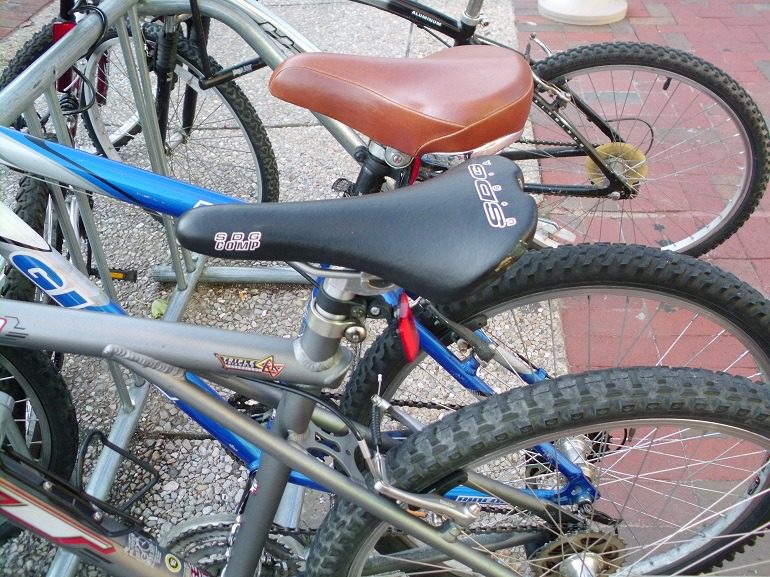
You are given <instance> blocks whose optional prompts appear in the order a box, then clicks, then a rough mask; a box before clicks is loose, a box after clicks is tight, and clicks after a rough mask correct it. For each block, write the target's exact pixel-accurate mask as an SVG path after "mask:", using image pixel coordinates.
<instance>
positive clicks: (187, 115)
mask: <svg viewBox="0 0 770 577" xmlns="http://www.w3.org/2000/svg"><path fill="white" fill-rule="evenodd" d="M190 7H191V10H192V25H191V26H190V30H189V32H188V34H187V38H188V39H189V40H190V42H192V44H193V46H197V47H198V54H199V55H200V59H201V66H202V67H203V70H202V72H203V77H204V78H206V79H209V78H211V68H210V67H209V55H208V42H209V30H210V28H211V18H210V17H208V16H203V15H202V14H201V12H200V8H199V7H198V0H191V1H190ZM197 104H198V92H197V90H195V89H194V88H191V87H190V86H188V87H187V88H185V91H184V105H183V107H182V129H183V130H184V131H185V134H187V135H189V134H190V130H191V129H192V125H193V121H194V120H195V110H196V106H197Z"/></svg>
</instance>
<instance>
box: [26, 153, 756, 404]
mask: <svg viewBox="0 0 770 577" xmlns="http://www.w3.org/2000/svg"><path fill="white" fill-rule="evenodd" d="M17 140H18V139H17ZM24 142H27V144H28V145H29V143H30V142H31V141H26V140H25V141H24ZM43 148H44V149H48V148H50V149H52V150H57V151H58V154H61V155H62V156H63V157H72V158H74V159H76V160H75V163H76V164H77V165H80V166H86V167H89V170H88V173H86V174H91V175H93V174H99V175H102V174H110V173H111V172H114V171H113V170H112V168H113V167H112V166H111V165H109V164H104V163H103V162H102V163H100V162H99V159H96V158H93V157H90V156H89V155H85V154H83V153H78V152H76V151H72V150H68V149H64V148H61V147H57V146H56V145H54V144H48V145H46V146H45V147H43ZM26 162H27V163H28V164H27V166H26V169H27V170H29V171H36V172H40V169H41V167H42V166H44V165H45V162H44V159H42V158H35V157H34V156H33V157H29V158H26ZM22 168H24V167H23V166H22ZM126 170H127V169H126V168H125V167H123V168H121V171H122V173H123V176H122V177H121V178H122V180H121V183H120V187H119V188H120V189H122V190H136V194H133V193H132V194H131V195H130V196H131V197H132V198H135V199H136V198H144V195H146V192H143V193H142V194H141V195H140V194H139V191H140V190H142V189H135V188H134V187H136V186H137V184H136V183H142V182H144V181H145V179H146V178H147V175H145V174H144V173H140V172H136V173H135V172H127V173H126V172H125V171H126ZM59 176H61V175H60V174H59V173H58V172H54V173H51V174H49V175H48V178H58V177H59ZM91 178H92V180H91V184H90V185H88V186H89V187H93V186H94V184H95V182H94V181H93V177H91ZM132 183H133V184H132ZM73 184H76V185H77V186H83V181H82V179H77V180H76V181H75V182H73ZM168 186H169V190H170V191H172V192H170V193H169V194H170V196H165V197H161V198H160V199H155V201H154V203H152V204H147V205H146V207H147V208H149V209H152V210H168V207H169V206H174V207H175V208H174V211H175V212H172V214H177V215H178V214H181V212H182V211H184V210H186V209H189V208H191V207H192V206H194V205H195V204H197V203H199V202H201V201H203V202H216V203H219V202H223V200H222V199H221V197H217V196H206V197H201V196H195V195H196V194H198V193H196V192H194V191H192V190H191V189H190V187H184V186H181V185H179V184H176V183H175V184H174V185H173V186H172V185H168ZM126 187H129V188H128V189H126ZM93 191H94V192H105V191H104V189H101V188H96V189H93ZM174 191H175V192H176V194H177V196H178V195H181V194H187V195H188V196H189V197H190V198H189V199H188V200H187V201H186V203H185V202H183V203H182V204H179V202H180V200H179V199H178V198H177V196H174ZM112 192H113V194H114V190H113V191H112ZM228 202H233V201H232V200H230V201H228ZM537 254H538V255H540V256H538V257H536V256H533V257H532V259H529V257H528V256H525V257H524V261H522V262H529V263H533V262H537V259H538V258H541V257H542V260H540V262H541V263H543V265H544V266H545V267H550V266H552V265H553V264H554V263H558V262H560V261H563V260H564V261H565V262H571V266H574V265H575V263H578V266H582V267H584V272H585V274H584V275H582V278H583V279H585V280H582V281H580V283H583V284H578V285H577V286H578V287H585V286H590V287H591V290H592V291H596V292H598V293H600V292H601V291H602V288H604V289H605V290H607V291H609V290H611V289H614V288H617V285H620V286H621V287H623V286H625V287H626V290H627V289H631V290H632V291H633V292H634V294H635V295H640V297H639V298H638V299H637V298H636V297H635V299H634V302H642V303H646V302H655V303H657V304H656V305H655V306H654V307H653V309H654V308H655V307H657V310H658V311H659V312H660V311H667V312H672V311H684V315H683V318H680V319H679V321H680V322H681V323H682V324H681V325H680V326H681V327H683V328H684V332H683V333H682V334H680V335H679V337H678V338H674V339H672V340H671V341H670V344H671V345H674V347H673V348H676V347H677V346H680V345H682V344H683V343H684V342H685V341H686V340H687V338H684V337H689V336H690V335H688V334H687V330H689V327H693V326H695V325H697V324H699V323H702V322H704V319H705V322H706V327H705V329H706V331H707V333H706V334H708V338H707V341H706V342H707V343H710V346H713V347H715V349H719V348H724V344H723V343H726V342H727V343H731V342H732V343H733V345H734V344H735V343H737V345H738V346H739V347H740V349H739V350H738V351H736V356H735V357H734V358H735V359H738V360H745V362H746V364H745V366H738V365H735V364H734V363H732V362H730V363H727V364H725V365H722V366H718V365H716V366H715V365H714V364H712V363H718V362H720V361H721V359H715V358H713V356H708V357H707V356H706V355H701V356H700V357H699V358H696V359H690V360H689V361H688V360H687V359H684V361H686V362H687V363H696V366H711V367H712V368H717V366H718V368H721V369H728V370H739V371H741V372H743V371H747V372H744V373H743V374H748V375H754V376H758V375H762V374H764V373H765V371H766V367H767V364H768V363H767V356H766V353H764V342H767V340H766V338H767V337H766V335H767V324H766V321H764V320H763V319H766V318H767V316H766V314H763V310H764V308H763V307H766V304H765V301H764V300H763V299H762V298H761V297H760V296H759V295H757V294H756V292H753V291H751V290H750V289H748V288H747V287H745V285H742V284H741V283H738V282H737V281H736V280H735V279H734V278H733V277H730V276H729V275H724V274H720V273H717V272H715V271H714V270H713V269H711V268H709V267H708V265H706V264H702V263H693V262H692V261H689V260H687V259H682V258H681V257H677V256H676V255H673V254H671V255H660V254H659V253H657V252H655V251H645V250H644V249H640V248H625V247H614V248H613V247H601V246H599V247H582V248H574V247H570V248H568V249H562V250H560V251H555V252H545V253H537ZM612 261H615V262H622V263H624V265H628V264H630V265H631V266H630V267H626V268H621V269H620V270H619V271H617V272H616V273H615V274H616V276H615V277H614V278H611V279H609V280H599V279H597V278H596V277H597V276H599V277H600V278H601V276H602V274H603V271H602V270H599V271H597V270H596V269H594V268H593V264H592V263H597V262H598V263H600V264H601V265H604V264H605V263H607V262H612ZM655 262H657V263H659V264H660V266H661V267H662V268H673V269H674V270H686V271H688V275H689V274H692V279H690V278H689V276H688V275H684V276H685V278H684V279H682V277H681V276H680V277H678V276H677V275H674V278H673V279H672V282H671V283H669V284H668V285H667V286H666V287H660V286H659V278H658V277H652V280H647V281H645V282H641V281H640V276H639V274H638V268H639V267H646V266H649V265H650V263H655ZM582 263H585V264H582ZM528 266H531V264H530V265H528ZM523 270H526V269H523ZM597 272H598V273H599V274H597ZM517 274H521V272H519V273H517ZM538 276H539V275H538ZM592 276H593V280H589V279H591V277H592ZM511 278H515V277H514V275H509V276H507V277H506V282H507V283H510V282H511ZM540 278H541V279H542V280H541V281H538V282H542V283H543V284H544V285H545V286H547V287H549V288H550V287H551V285H550V281H549V280H548V279H547V277H542V276H540ZM650 278H651V277H648V279H650ZM702 280H706V281H707V282H708V285H709V286H710V287H713V288H708V287H707V290H703V289H702V286H701V285H700V283H701V282H702ZM516 282H518V281H516ZM562 282H564V281H562ZM640 282H641V284H640ZM587 283H592V284H587ZM532 286H533V287H537V284H534V285H532ZM564 286H565V287H566V288H567V289H569V286H570V285H568V284H566V285H564ZM726 286H727V287H732V288H728V289H727V290H725V288H726ZM508 288H509V287H507V286H506V284H505V283H503V282H501V283H498V284H497V285H496V286H495V287H494V288H493V290H492V291H491V292H492V293H493V294H494V293H497V292H498V291H500V290H503V291H506V290H508ZM538 290H539V289H538ZM687 291H690V292H694V293H696V295H697V298H698V299H699V300H698V301H696V302H692V296H693V295H691V294H688V292H687ZM577 292H578V294H580V292H581V291H577ZM506 294H510V297H511V300H512V301H513V302H516V301H515V298H516V294H515V293H506ZM519 294H522V293H519ZM738 294H740V295H741V299H743V300H740V302H741V303H742V305H743V306H742V307H741V308H737V307H736V303H735V301H736V298H735V296H736V295H738ZM524 296H525V297H526V293H524ZM682 299H687V300H689V301H690V302H688V303H686V304H685V306H682V305H683V303H682ZM484 302H488V301H484ZM625 302H626V307H627V309H626V314H625V316H623V315H621V316H620V317H618V318H621V319H627V318H629V317H631V316H633V314H631V311H632V310H633V306H630V305H629V303H630V302H631V301H629V300H628V299H626V301H625ZM379 306H380V307H381V309H382V310H388V309H387V307H386V306H385V305H384V304H383V303H380V304H379ZM600 306H601V305H600ZM703 313H706V314H705V315H704V314H703ZM432 314H433V315H434V316H436V315H435V313H432ZM706 317H710V318H706ZM436 318H438V319H440V320H441V321H442V322H444V323H446V322H447V321H448V320H449V319H447V318H444V319H442V318H441V315H440V314H439V315H438V316H437V317H436ZM712 319H713V320H712ZM457 320H466V318H463V317H458V318H457ZM714 321H716V322H714ZM436 322H437V321H436V320H435V319H433V320H431V324H429V325H428V326H429V327H431V328H435V326H436V325H435V323H436ZM440 326H441V324H440V323H439V327H440ZM471 326H473V325H471ZM473 328H474V329H477V328H478V327H477V326H476V327H473ZM452 329H453V330H456V331H460V332H459V333H458V334H460V335H463V338H457V335H454V336H453V340H455V341H456V343H457V346H460V347H462V348H463V356H465V355H467V353H468V351H469V350H471V349H469V348H467V347H468V343H471V344H472V345H474V346H475V347H476V348H477V349H478V350H479V351H481V350H482V349H483V346H482V345H483V343H481V344H479V343H478V342H474V335H473V332H470V333H467V334H463V333H462V327H455V326H453V327H452ZM589 330H591V331H593V330H594V329H593V328H591V327H590V325H589ZM431 332H432V331H431V330H424V331H423V333H424V335H421V337H422V338H421V341H422V342H423V346H424V347H426V348H427V347H428V346H429V345H427V344H426V343H429V342H430V341H431V338H432V339H433V343H434V345H433V350H434V351H440V350H446V349H445V341H440V340H437V338H436V337H433V335H432V334H431ZM436 332H437V333H438V334H439V335H441V333H442V329H441V328H438V329H437V330H436ZM482 334H483V333H482ZM490 334H492V335H493V336H494V337H495V339H496V340H497V339H498V338H499V337H497V335H495V333H494V332H492V331H491V330H490ZM635 334H637V335H641V333H635ZM653 334H655V333H654V331H653ZM702 335H703V332H702V329H699V330H698V331H697V333H696V336H698V337H700V336H702ZM656 336H657V335H656ZM466 339H467V340H466ZM477 340H478V338H477V339H476V341H477ZM462 341H465V343H463V342H462ZM636 341H640V338H639V337H638V336H637V338H636ZM498 342H501V343H502V342H504V341H503V340H502V339H500V340H498ZM728 349H729V347H728ZM507 350H508V349H507V348H506V349H503V351H501V352H500V354H501V355H504V357H503V358H504V363H503V364H502V366H503V367H505V366H506V364H505V363H511V362H515V359H516V357H515V355H512V354H510V353H509V354H506V351H507ZM511 350H512V351H516V350H520V351H523V352H524V353H525V358H526V355H527V354H531V353H532V351H529V350H527V349H526V348H522V347H518V346H517V345H513V346H512V347H511ZM712 350H713V349H712ZM476 353H477V351H476V350H473V353H472V355H470V357H469V358H468V359H465V361H466V362H462V360H463V359H460V358H458V357H456V356H454V355H443V356H444V357H446V360H444V362H445V363H447V365H448V367H450V370H451V373H450V374H453V375H460V376H461V377H462V375H467V376H466V377H465V379H464V380H465V381H466V382H467V381H469V380H474V377H473V375H474V374H475V372H476V368H475V367H474V364H476V365H477V364H478V361H477V360H476V359H475V357H476ZM435 354H436V355H438V354H439V353H437V352H436V353H435ZM538 360H540V359H538ZM620 360H621V361H622V362H625V361H623V359H620ZM642 360H650V357H649V356H646V357H644V359H642ZM554 361H555V359H551V361H544V362H543V361H541V362H542V364H541V365H540V367H539V368H538V365H537V364H535V366H534V367H533V366H525V367H524V370H521V372H522V373H523V374H529V373H532V374H534V375H535V379H537V378H538V371H539V370H540V371H542V372H541V374H540V375H539V378H543V376H545V375H548V374H552V375H553V374H557V373H558V372H559V370H561V371H563V370H564V369H563V368H562V369H556V368H554V367H551V366H548V365H547V363H548V362H554ZM660 361H661V359H660V358H659V357H653V358H652V363H655V362H660ZM495 362H496V363H497V364H500V361H495ZM635 362H637V363H638V362H640V361H639V360H636V361H635ZM679 362H681V363H683V364H687V363H684V362H683V361H679ZM533 364H534V363H533ZM458 367H459V368H458ZM542 367H546V368H547V370H545V369H542ZM508 374H510V373H508ZM487 378H489V377H487ZM386 379H389V377H388V376H387V375H386ZM514 380H516V379H514ZM475 381H477V382H481V384H480V385H478V386H477V389H479V388H480V387H481V390H482V391H486V392H489V390H488V389H489V387H488V386H486V387H485V385H484V383H483V380H482V379H478V378H475ZM385 383H386V384H387V383H388V380H386V381H385ZM493 386H494V385H493ZM388 394H390V393H388ZM438 406H439V407H441V406H442V405H438Z"/></svg>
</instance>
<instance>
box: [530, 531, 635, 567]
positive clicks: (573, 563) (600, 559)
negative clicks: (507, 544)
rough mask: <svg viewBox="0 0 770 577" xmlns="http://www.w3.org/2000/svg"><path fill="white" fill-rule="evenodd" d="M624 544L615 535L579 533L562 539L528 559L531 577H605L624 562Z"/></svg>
mask: <svg viewBox="0 0 770 577" xmlns="http://www.w3.org/2000/svg"><path fill="white" fill-rule="evenodd" d="M624 549H625V543H624V542H623V541H622V540H621V539H619V538H618V537H616V536H615V535H611V534H605V533H598V532H579V533H573V534H570V535H562V536H561V537H559V538H558V539H554V540H553V541H551V542H550V543H546V544H545V545H543V546H542V547H541V548H540V549H538V550H537V551H535V553H534V554H533V555H532V558H531V562H532V566H533V568H534V569H535V575H537V576H538V577H540V576H541V575H554V576H560V577H605V576H607V575H610V574H612V573H614V572H615V571H617V569H618V567H620V566H622V564H623V561H624V553H623V551H624Z"/></svg>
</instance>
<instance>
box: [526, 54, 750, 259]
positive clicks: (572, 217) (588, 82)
mask: <svg viewBox="0 0 770 577" xmlns="http://www.w3.org/2000/svg"><path fill="white" fill-rule="evenodd" d="M561 81H566V82H567V85H568V86H569V87H570V89H571V90H573V91H574V93H575V94H577V95H580V96H581V97H582V98H583V99H584V100H585V101H586V102H587V103H588V104H589V105H590V106H592V107H595V108H597V109H598V112H599V114H601V115H603V116H604V117H605V118H608V119H612V120H613V123H612V126H613V128H614V129H615V130H616V131H617V132H618V133H619V134H620V136H621V138H623V139H624V141H626V142H627V143H629V144H630V145H631V146H632V147H633V148H634V149H636V150H637V151H640V152H641V153H643V154H644V157H645V159H646V162H647V165H648V169H649V173H648V174H646V175H645V176H644V178H641V179H639V180H640V181H641V182H640V185H639V194H638V195H637V197H636V198H632V199H628V200H610V199H591V198H582V199H580V198H574V197H573V198H567V197H558V196H547V195H537V196H536V198H537V199H538V204H539V211H540V216H541V217H542V218H543V219H545V220H546V221H548V222H551V223H554V224H553V226H554V228H555V229H556V230H555V231H553V230H552V231H547V232H544V234H546V235H547V234H551V237H550V241H551V242H556V243H557V244H564V243H567V242H596V241H600V240H601V241H608V242H629V243H636V244H645V245H649V246H656V247H660V248H663V249H665V250H674V251H677V252H687V251H689V252H698V253H699V252H701V250H700V249H698V248H696V249H695V250H693V247H696V245H699V244H700V243H704V242H710V240H709V239H710V238H711V237H712V235H718V234H719V231H718V230H717V229H718V228H720V227H721V226H723V225H724V223H725V222H728V221H729V220H730V219H731V218H732V217H733V215H734V214H735V213H736V211H737V210H738V209H739V207H740V205H741V202H742V200H743V199H744V198H745V195H746V194H747V192H748V187H749V185H750V183H751V182H752V178H753V167H752V164H751V154H750V150H751V147H750V144H749V143H750V139H749V136H748V134H747V132H746V130H745V128H744V127H743V125H742V124H741V123H740V122H739V121H738V119H737V117H736V116H735V114H734V113H733V112H732V110H730V109H729V107H728V106H727V105H726V104H725V102H724V101H723V100H722V99H720V98H719V97H718V96H716V95H715V94H714V93H712V92H711V91H708V90H707V89H705V88H704V87H702V86H697V87H696V85H695V84H694V83H692V82H690V81H688V80H687V79H685V78H684V77H682V76H680V75H678V74H674V73H666V74H665V76H664V75H663V74H661V73H660V71H659V70H658V71H656V70H653V69H651V68H648V67H642V66H623V67H612V66H604V67H597V68H591V69H590V71H586V70H580V71H576V72H574V73H570V74H567V75H565V76H562V77H560V78H557V79H555V82H557V83H559V82H561ZM667 83H668V84H667ZM632 85H633V86H634V87H635V88H634V89H633V90H634V91H635V92H634V94H633V96H628V94H627V93H628V92H629V91H631V90H632V89H630V88H628V87H630V86H632ZM664 86H667V87H666V88H665V90H664ZM621 95H622V96H621ZM565 115H566V116H567V117H568V118H569V119H570V120H571V121H572V122H573V123H574V124H575V125H576V127H577V129H578V130H579V131H580V132H581V133H583V134H584V135H585V136H587V137H588V139H589V141H590V142H593V143H596V144H599V145H601V144H604V143H607V142H608V139H607V137H606V136H605V135H601V133H600V132H599V131H598V129H597V128H596V127H595V126H594V125H592V124H590V123H589V122H588V121H587V119H585V117H584V116H583V115H582V114H581V113H580V112H579V111H577V109H576V108H575V106H574V105H568V106H567V107H566V109H565ZM646 123H647V124H646ZM650 126H651V128H650ZM565 136H566V135H565V134H564V132H563V131H561V130H560V129H558V128H556V126H555V124H554V123H553V122H552V121H551V120H550V119H548V118H547V117H545V115H544V114H543V113H542V112H540V111H538V110H536V109H534V108H533V112H532V115H531V123H530V128H529V132H528V134H527V135H526V137H525V138H535V139H537V140H545V141H556V142H566V141H568V140H569V139H568V138H565ZM523 165H524V166H525V167H527V168H528V170H527V169H525V175H526V180H527V181H528V182H543V183H546V184H580V185H585V186H588V185H591V184H592V179H591V175H592V173H591V171H589V170H587V169H586V166H585V157H575V158H549V159H543V160H541V161H539V163H537V162H536V161H526V162H524V163H523ZM541 228H542V227H541Z"/></svg>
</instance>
